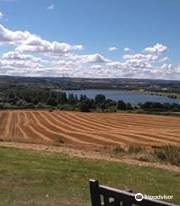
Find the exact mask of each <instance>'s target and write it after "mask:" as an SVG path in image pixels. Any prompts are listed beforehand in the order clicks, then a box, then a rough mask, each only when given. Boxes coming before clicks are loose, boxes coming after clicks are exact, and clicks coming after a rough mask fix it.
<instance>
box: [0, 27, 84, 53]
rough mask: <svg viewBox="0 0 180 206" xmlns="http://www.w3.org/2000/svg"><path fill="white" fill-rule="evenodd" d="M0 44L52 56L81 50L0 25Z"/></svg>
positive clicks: (79, 46)
mask: <svg viewBox="0 0 180 206" xmlns="http://www.w3.org/2000/svg"><path fill="white" fill-rule="evenodd" d="M0 43H3V44H12V45H17V47H16V51H19V52H39V53H46V52H51V53H54V54H56V55H57V54H60V55H62V54H63V53H67V52H70V51H73V50H81V49H82V48H83V46H82V45H70V44H67V43H64V42H57V41H53V42H50V41H47V40H44V39H42V38H41V37H39V36H37V35H35V34H31V33H30V32H28V31H11V30H9V29H7V28H5V27H4V26H2V25H1V24H0Z"/></svg>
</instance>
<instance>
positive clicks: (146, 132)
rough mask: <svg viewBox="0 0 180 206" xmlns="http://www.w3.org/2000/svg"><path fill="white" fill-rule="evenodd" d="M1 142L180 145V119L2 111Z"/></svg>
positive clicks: (80, 144) (0, 113) (104, 114)
mask: <svg viewBox="0 0 180 206" xmlns="http://www.w3.org/2000/svg"><path fill="white" fill-rule="evenodd" d="M0 140H1V141H11V142H25V143H37V144H52V145H58V144H71V145H78V146H88V147H89V146H92V147H93V146H108V145H109V146H110V145H118V144H119V145H121V146H127V145H141V146H145V147H158V146H161V145H165V144H177V145H178V144H180V119H179V118H178V117H167V116H153V115H138V114H123V113H80V112H64V111H53V112H49V111H23V110H21V111H1V112H0Z"/></svg>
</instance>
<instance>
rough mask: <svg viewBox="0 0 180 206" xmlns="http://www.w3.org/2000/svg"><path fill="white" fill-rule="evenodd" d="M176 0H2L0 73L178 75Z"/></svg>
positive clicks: (179, 48)
mask: <svg viewBox="0 0 180 206" xmlns="http://www.w3.org/2000/svg"><path fill="white" fill-rule="evenodd" d="M179 8H180V1H179V0H147V1H145V0H110V1H107V0H38V1H37V0H31V1H28V0H0V75H2V74H3V75H19V76H68V77H92V78H103V77H115V78H117V77H128V78H150V79H173V80H180V41H179V40H180V27H179V22H180V13H179Z"/></svg>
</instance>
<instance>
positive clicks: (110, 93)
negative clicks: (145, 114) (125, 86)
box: [64, 89, 180, 104]
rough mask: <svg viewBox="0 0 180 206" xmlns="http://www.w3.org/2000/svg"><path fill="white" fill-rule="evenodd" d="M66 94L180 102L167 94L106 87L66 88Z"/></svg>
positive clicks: (138, 100) (138, 101)
mask: <svg viewBox="0 0 180 206" xmlns="http://www.w3.org/2000/svg"><path fill="white" fill-rule="evenodd" d="M64 92H66V94H70V93H71V94H74V95H77V96H78V97H79V96H80V95H81V94H83V95H86V96H87V97H89V98H94V97H95V96H96V95H97V94H103V95H105V96H106V98H110V99H112V100H116V101H118V100H123V101H124V102H129V103H131V104H138V103H144V102H147V101H150V102H160V103H170V104H172V103H177V104H180V99H172V98H169V97H167V96H159V95H150V94H146V93H143V92H139V91H126V90H106V89H85V90H64Z"/></svg>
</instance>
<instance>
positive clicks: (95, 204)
mask: <svg viewBox="0 0 180 206" xmlns="http://www.w3.org/2000/svg"><path fill="white" fill-rule="evenodd" d="M89 184H90V194H91V203H92V206H170V205H171V206H172V205H173V204H170V203H165V202H162V201H156V200H149V199H142V200H141V201H136V199H135V195H136V194H134V193H131V192H125V191H122V190H117V189H114V188H111V187H107V186H103V185H99V183H98V181H96V180H90V181H89Z"/></svg>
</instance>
